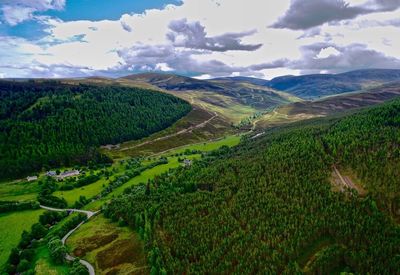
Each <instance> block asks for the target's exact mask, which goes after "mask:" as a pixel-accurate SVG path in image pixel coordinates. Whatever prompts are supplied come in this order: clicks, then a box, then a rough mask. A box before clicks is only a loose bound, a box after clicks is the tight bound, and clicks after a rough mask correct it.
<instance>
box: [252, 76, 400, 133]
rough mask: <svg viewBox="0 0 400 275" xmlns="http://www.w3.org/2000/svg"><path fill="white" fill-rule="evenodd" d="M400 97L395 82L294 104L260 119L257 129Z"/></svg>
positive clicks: (397, 83) (355, 108) (397, 85)
mask: <svg viewBox="0 0 400 275" xmlns="http://www.w3.org/2000/svg"><path fill="white" fill-rule="evenodd" d="M397 97H400V83H399V82H393V83H390V84H384V85H381V86H377V87H374V88H368V89H365V90H362V91H358V92H352V93H344V94H339V95H335V96H329V97H325V98H322V99H318V100H314V101H302V102H294V103H291V104H287V105H284V106H280V107H278V108H276V109H274V110H273V111H271V112H269V113H267V114H265V115H264V116H262V117H260V118H259V119H258V120H257V122H256V124H257V128H259V129H263V128H265V127H271V126H275V125H279V124H284V123H289V122H293V121H297V120H303V119H307V118H312V117H323V116H328V115H334V114H340V113H345V112H348V111H351V110H357V109H360V108H365V107H368V106H373V105H377V104H381V103H384V102H386V101H389V100H392V99H394V98H397Z"/></svg>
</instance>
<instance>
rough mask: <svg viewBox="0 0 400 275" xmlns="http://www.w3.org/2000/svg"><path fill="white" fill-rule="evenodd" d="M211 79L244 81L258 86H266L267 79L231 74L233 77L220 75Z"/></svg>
mask: <svg viewBox="0 0 400 275" xmlns="http://www.w3.org/2000/svg"><path fill="white" fill-rule="evenodd" d="M212 80H213V81H221V82H223V81H236V82H245V83H250V84H254V85H258V86H268V83H269V80H265V79H261V78H254V77H246V76H233V77H220V78H214V79H212Z"/></svg>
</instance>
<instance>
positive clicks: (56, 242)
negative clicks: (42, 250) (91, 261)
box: [47, 237, 67, 264]
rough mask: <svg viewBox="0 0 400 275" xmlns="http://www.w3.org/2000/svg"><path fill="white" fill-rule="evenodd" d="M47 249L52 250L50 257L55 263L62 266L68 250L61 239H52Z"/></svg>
mask: <svg viewBox="0 0 400 275" xmlns="http://www.w3.org/2000/svg"><path fill="white" fill-rule="evenodd" d="M47 247H48V248H49V250H50V257H51V259H52V260H53V261H54V262H55V263H57V264H61V263H63V262H64V260H65V254H66V253H67V249H66V248H65V246H64V245H63V244H62V242H61V240H60V238H58V237H53V238H51V239H50V240H49V242H48V243H47Z"/></svg>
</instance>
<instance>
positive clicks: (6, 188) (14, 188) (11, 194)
mask: <svg viewBox="0 0 400 275" xmlns="http://www.w3.org/2000/svg"><path fill="white" fill-rule="evenodd" d="M38 191H39V185H38V182H37V181H34V182H26V181H21V182H8V183H1V184H0V200H2V201H7V200H9V201H27V200H36V196H37V192H38Z"/></svg>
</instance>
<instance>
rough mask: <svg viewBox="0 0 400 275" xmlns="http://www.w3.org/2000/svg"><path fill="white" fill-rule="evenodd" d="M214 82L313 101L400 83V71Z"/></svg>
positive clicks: (247, 78)
mask: <svg viewBox="0 0 400 275" xmlns="http://www.w3.org/2000/svg"><path fill="white" fill-rule="evenodd" d="M214 80H215V81H220V82H224V81H225V82H229V81H231V82H232V81H235V82H242V83H243V82H245V83H251V84H253V85H257V86H265V87H270V88H273V89H275V90H278V91H284V92H286V93H289V94H291V95H294V96H297V97H299V98H302V99H305V100H312V99H318V98H322V97H325V96H330V95H336V94H342V93H348V92H354V91H359V90H362V89H365V88H368V87H374V86H378V85H381V84H384V83H388V82H392V81H400V70H386V69H366V70H357V71H351V72H347V73H341V74H312V75H301V76H292V75H287V76H280V77H276V78H274V79H272V80H270V81H268V80H265V79H258V78H252V77H224V78H216V79H214Z"/></svg>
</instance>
